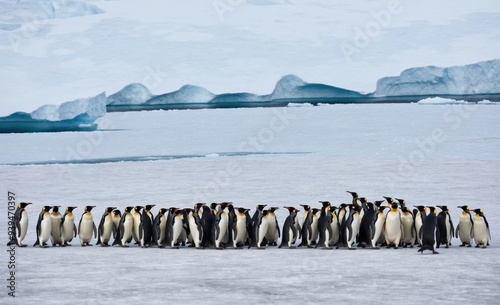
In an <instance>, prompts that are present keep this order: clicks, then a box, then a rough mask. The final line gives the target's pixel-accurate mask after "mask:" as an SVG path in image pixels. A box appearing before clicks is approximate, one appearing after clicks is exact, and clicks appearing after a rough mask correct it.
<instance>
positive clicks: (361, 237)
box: [358, 202, 377, 248]
mask: <svg viewBox="0 0 500 305" xmlns="http://www.w3.org/2000/svg"><path fill="white" fill-rule="evenodd" d="M376 213H377V210H376V208H375V205H374V204H373V203H372V202H367V203H365V212H364V215H363V217H361V216H360V218H361V224H360V226H359V233H358V247H361V248H366V247H367V246H370V247H371V246H372V236H373V232H372V230H373V226H372V224H373V220H374V218H375V214H376Z"/></svg>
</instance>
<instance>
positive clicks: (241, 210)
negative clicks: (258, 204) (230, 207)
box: [236, 208, 247, 214]
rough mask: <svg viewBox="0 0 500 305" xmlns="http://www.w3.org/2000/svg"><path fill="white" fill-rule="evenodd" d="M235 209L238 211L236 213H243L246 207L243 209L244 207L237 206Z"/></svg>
mask: <svg viewBox="0 0 500 305" xmlns="http://www.w3.org/2000/svg"><path fill="white" fill-rule="evenodd" d="M236 210H237V211H238V213H243V214H245V211H246V210H247V209H245V208H237V209H236Z"/></svg>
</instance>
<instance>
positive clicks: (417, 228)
mask: <svg viewBox="0 0 500 305" xmlns="http://www.w3.org/2000/svg"><path fill="white" fill-rule="evenodd" d="M422 224H423V223H422V214H421V213H420V212H419V213H417V216H416V217H415V231H417V242H418V243H419V244H420V245H421V244H422V238H421V237H420V236H419V234H418V232H420V228H422Z"/></svg>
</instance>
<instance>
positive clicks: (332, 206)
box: [330, 205, 338, 212]
mask: <svg viewBox="0 0 500 305" xmlns="http://www.w3.org/2000/svg"><path fill="white" fill-rule="evenodd" d="M337 209H338V207H336V206H334V205H331V206H330V211H332V212H333V211H335V210H337Z"/></svg>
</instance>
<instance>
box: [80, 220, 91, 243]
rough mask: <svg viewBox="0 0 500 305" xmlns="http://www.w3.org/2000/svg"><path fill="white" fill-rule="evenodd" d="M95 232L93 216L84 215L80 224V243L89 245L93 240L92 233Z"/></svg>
mask: <svg viewBox="0 0 500 305" xmlns="http://www.w3.org/2000/svg"><path fill="white" fill-rule="evenodd" d="M93 231H94V221H93V219H92V216H88V215H86V214H84V215H83V216H82V222H81V223H80V232H79V235H80V242H81V243H89V242H90V240H91V239H92V233H93Z"/></svg>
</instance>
